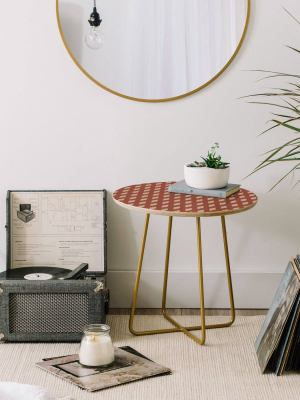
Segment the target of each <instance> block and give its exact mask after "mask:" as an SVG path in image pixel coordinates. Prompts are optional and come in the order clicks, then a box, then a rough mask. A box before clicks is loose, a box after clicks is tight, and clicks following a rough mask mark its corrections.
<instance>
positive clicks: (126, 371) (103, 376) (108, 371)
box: [36, 346, 171, 392]
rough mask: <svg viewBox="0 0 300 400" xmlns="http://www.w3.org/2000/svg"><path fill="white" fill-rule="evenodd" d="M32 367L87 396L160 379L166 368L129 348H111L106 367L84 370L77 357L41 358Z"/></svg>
mask: <svg viewBox="0 0 300 400" xmlns="http://www.w3.org/2000/svg"><path fill="white" fill-rule="evenodd" d="M36 365H37V366H38V367H40V368H42V369H44V370H45V371H48V372H51V373H52V374H54V375H57V376H58V377H60V378H63V379H66V380H67V381H68V382H71V383H73V384H74V385H77V386H79V387H80V388H81V389H85V390H87V391H88V392H94V391H96V390H102V389H106V388H109V387H112V386H117V385H121V384H123V383H128V382H133V381H137V380H140V379H146V378H151V377H156V376H162V375H170V374H171V370H170V368H167V367H163V366H162V365H159V364H156V363H155V362H153V361H151V360H150V359H149V358H147V357H145V356H144V355H142V354H141V353H139V352H137V351H136V350H135V349H133V348H132V347H129V346H124V347H120V348H117V347H115V361H114V363H113V364H112V365H110V366H108V367H85V366H83V365H81V364H80V363H79V357H78V354H73V355H69V356H61V357H55V358H45V359H44V360H43V361H41V362H38V363H36Z"/></svg>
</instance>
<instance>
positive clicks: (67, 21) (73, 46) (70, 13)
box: [59, 2, 88, 64]
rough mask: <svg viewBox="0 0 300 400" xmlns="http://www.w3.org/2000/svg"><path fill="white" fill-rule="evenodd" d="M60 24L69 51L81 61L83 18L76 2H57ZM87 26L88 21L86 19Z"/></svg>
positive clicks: (81, 8) (81, 9)
mask: <svg viewBox="0 0 300 400" xmlns="http://www.w3.org/2000/svg"><path fill="white" fill-rule="evenodd" d="M59 17H60V24H61V28H62V31H63V35H64V37H65V40H66V42H67V43H68V46H69V48H70V51H71V53H72V54H73V56H74V57H75V59H76V60H77V61H78V63H79V64H81V63H82V53H83V49H82V47H83V46H84V45H85V43H84V35H85V33H84V32H83V25H82V21H83V20H84V9H83V7H80V6H78V5H77V4H72V3H64V2H59ZM86 26H87V28H88V21H86Z"/></svg>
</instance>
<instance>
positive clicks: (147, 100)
mask: <svg viewBox="0 0 300 400" xmlns="http://www.w3.org/2000/svg"><path fill="white" fill-rule="evenodd" d="M58 2H59V0H56V18H57V24H58V29H59V32H60V36H61V38H62V41H63V42H64V45H65V47H66V49H67V51H68V53H69V55H70V57H71V58H72V60H73V61H74V63H75V64H76V65H77V67H78V68H79V69H80V70H81V71H82V72H83V73H84V74H85V75H86V76H87V77H88V78H89V79H90V80H91V81H93V82H94V83H96V85H98V86H100V87H101V88H102V89H105V90H107V91H108V92H110V93H112V94H115V95H117V96H120V97H123V98H124V99H128V100H134V101H142V102H147V103H160V102H163V101H171V100H177V99H181V98H182V97H186V96H189V95H190V94H193V93H196V92H198V91H199V90H201V89H203V88H205V87H206V86H208V85H209V84H210V83H211V82H213V81H214V80H215V79H217V78H218V77H219V76H220V75H221V74H222V73H223V72H224V71H225V69H226V68H227V67H228V66H229V65H230V64H231V62H232V61H233V60H234V58H235V56H236V55H237V53H238V51H239V50H240V48H241V46H242V44H243V41H244V39H245V36H246V32H247V28H248V25H249V19H250V9H251V0H248V8H247V18H246V23H245V28H244V31H243V34H242V37H241V40H240V42H239V44H238V46H237V48H236V50H235V52H234V53H233V55H232V56H231V58H230V60H229V61H228V62H227V64H226V65H225V66H224V67H223V68H222V69H221V70H220V71H219V72H218V73H217V74H216V75H215V76H213V77H212V78H211V79H210V80H209V81H208V82H206V83H205V84H204V85H202V86H200V87H198V88H197V89H194V90H192V91H191V92H188V93H185V94H182V95H180V96H176V97H170V98H166V99H139V98H137V97H130V96H126V95H125V94H121V93H118V92H115V91H114V90H111V89H109V88H108V87H106V86H104V85H102V84H101V83H100V82H98V81H96V79H94V78H93V77H92V76H91V75H90V74H88V73H87V72H86V70H85V69H83V68H82V66H81V65H80V64H79V63H78V61H77V60H76V58H75V57H74V56H73V54H72V52H71V50H70V48H69V46H68V45H67V42H66V39H65V37H64V35H63V31H62V28H61V24H60V19H59V4H58Z"/></svg>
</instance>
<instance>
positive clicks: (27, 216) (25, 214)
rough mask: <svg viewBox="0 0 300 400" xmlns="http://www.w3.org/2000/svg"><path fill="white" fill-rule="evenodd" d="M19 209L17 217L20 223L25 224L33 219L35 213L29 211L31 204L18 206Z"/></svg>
mask: <svg viewBox="0 0 300 400" xmlns="http://www.w3.org/2000/svg"><path fill="white" fill-rule="evenodd" d="M19 207H20V209H19V210H18V211H17V216H18V218H19V219H20V220H21V221H23V222H25V223H27V222H29V221H31V220H32V219H34V218H35V212H33V211H32V210H31V204H20V205H19Z"/></svg>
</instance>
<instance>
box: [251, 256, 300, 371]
mask: <svg viewBox="0 0 300 400" xmlns="http://www.w3.org/2000/svg"><path fill="white" fill-rule="evenodd" d="M299 289H300V282H299V278H298V276H297V274H296V272H295V270H294V268H293V265H292V263H291V262H289V263H288V266H287V268H286V271H285V273H284V275H283V278H282V280H281V282H280V285H279V287H278V289H277V292H276V295H275V297H274V300H273V302H272V304H271V307H270V309H269V311H268V314H267V316H266V318H265V321H264V323H263V326H262V328H261V330H260V332H259V335H258V337H257V339H256V341H255V350H256V353H257V358H258V363H259V366H260V369H261V372H262V373H263V372H264V371H265V369H266V367H267V364H268V362H269V360H270V357H271V356H272V353H273V352H274V350H275V348H276V346H277V345H278V342H279V340H280V337H281V334H282V331H283V329H284V326H285V323H286V321H287V318H288V316H289V313H290V311H291V309H292V306H293V304H294V302H295V299H296V297H297V294H298V293H299Z"/></svg>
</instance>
